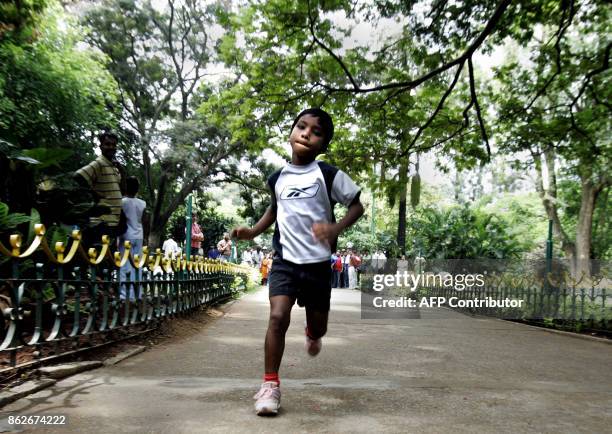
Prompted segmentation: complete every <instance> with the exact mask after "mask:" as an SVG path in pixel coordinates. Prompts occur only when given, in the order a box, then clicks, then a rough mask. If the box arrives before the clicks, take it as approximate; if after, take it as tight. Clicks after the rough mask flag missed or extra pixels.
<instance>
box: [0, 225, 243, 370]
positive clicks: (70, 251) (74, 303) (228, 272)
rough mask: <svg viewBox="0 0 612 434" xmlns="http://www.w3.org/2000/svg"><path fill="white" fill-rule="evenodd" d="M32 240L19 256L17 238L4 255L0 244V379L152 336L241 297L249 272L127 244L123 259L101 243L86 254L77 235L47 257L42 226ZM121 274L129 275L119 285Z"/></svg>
mask: <svg viewBox="0 0 612 434" xmlns="http://www.w3.org/2000/svg"><path fill="white" fill-rule="evenodd" d="M34 232H35V236H34V239H33V241H32V243H31V244H30V245H29V246H28V247H27V249H25V251H23V252H22V238H21V236H20V235H11V236H10V240H9V241H10V248H7V247H5V246H4V245H3V244H2V243H1V242H0V260H2V262H3V263H2V264H0V271H2V274H3V275H0V298H1V299H0V304H1V307H2V313H3V315H2V319H3V324H2V330H0V332H1V336H0V342H2V343H1V344H0V363H2V364H3V365H4V366H5V368H4V369H0V372H3V371H10V370H13V369H14V368H16V367H22V366H26V365H31V364H36V363H42V362H44V361H47V360H50V359H54V358H57V357H60V356H63V355H66V354H68V353H74V352H78V351H80V350H84V349H89V348H92V347H96V346H101V345H105V344H107V343H110V342H113V341H116V340H121V339H125V338H126V337H130V336H134V335H136V334H139V333H142V332H143V331H146V330H150V329H153V328H155V327H157V325H158V324H159V323H160V321H161V320H163V319H166V318H172V317H175V316H177V315H181V314H184V313H187V312H190V311H193V310H195V309H197V308H198V307H200V306H202V305H206V304H210V303H214V302H216V301H218V300H220V299H223V298H226V297H229V296H231V295H232V293H233V292H235V291H237V290H240V289H244V288H240V286H243V287H246V279H247V277H246V276H247V275H248V273H249V272H250V271H249V270H247V269H245V268H244V267H242V266H239V265H235V264H229V263H224V262H220V261H217V260H210V259H204V258H201V257H196V258H195V259H194V260H191V261H187V260H186V258H185V257H184V256H183V255H181V256H179V257H174V258H165V257H163V255H162V253H161V251H160V249H157V250H156V251H155V252H154V253H150V252H149V249H148V248H147V247H143V249H142V254H131V253H130V250H131V245H130V242H129V241H126V242H125V245H124V252H123V253H122V254H121V253H120V252H119V251H116V252H111V246H110V241H109V238H108V237H107V236H104V237H102V244H101V247H100V248H99V249H96V248H89V249H87V250H85V248H84V246H83V245H82V243H81V233H80V231H78V230H75V231H73V232H72V234H71V236H70V238H71V240H68V242H67V243H64V242H57V243H55V245H54V246H53V249H52V248H51V247H50V246H49V245H48V243H47V240H46V238H45V227H44V226H43V225H36V226H35V229H34ZM68 244H69V245H68ZM121 267H126V268H130V269H131V270H130V271H129V272H128V273H127V275H126V278H125V280H122V279H121V278H120V273H119V271H120V269H121ZM122 290H123V291H122Z"/></svg>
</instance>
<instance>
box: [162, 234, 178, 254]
mask: <svg viewBox="0 0 612 434" xmlns="http://www.w3.org/2000/svg"><path fill="white" fill-rule="evenodd" d="M162 251H163V252H164V256H165V257H166V258H172V257H175V256H176V255H177V254H179V253H181V249H180V248H179V246H178V244H177V242H176V241H174V239H173V238H172V235H169V236H168V239H167V240H166V241H164V244H163V245H162Z"/></svg>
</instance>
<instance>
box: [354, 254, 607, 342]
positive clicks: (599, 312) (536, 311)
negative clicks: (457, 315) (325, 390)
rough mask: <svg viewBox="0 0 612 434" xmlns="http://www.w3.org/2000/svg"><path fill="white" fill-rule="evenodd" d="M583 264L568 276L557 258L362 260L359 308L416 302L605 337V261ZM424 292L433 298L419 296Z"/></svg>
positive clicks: (396, 312)
mask: <svg viewBox="0 0 612 434" xmlns="http://www.w3.org/2000/svg"><path fill="white" fill-rule="evenodd" d="M590 266H591V276H589V277H587V276H585V275H584V274H581V275H580V276H579V277H572V275H571V274H570V273H569V266H568V264H566V263H564V262H563V261H560V260H557V261H556V262H555V264H554V267H553V269H552V270H551V271H550V272H548V273H547V272H546V269H545V264H544V263H543V261H530V262H527V261H522V262H520V261H503V260H488V259H481V260H424V259H421V261H418V260H416V261H415V260H412V261H403V262H399V261H398V260H395V259H385V260H384V261H381V260H378V261H377V260H367V261H365V262H364V264H363V265H362V267H361V273H360V274H361V276H360V284H359V288H360V290H361V291H362V293H363V294H364V295H363V296H362V316H363V317H364V318H365V317H368V315H371V317H372V318H383V317H384V318H421V317H424V316H421V315H419V314H418V311H419V310H421V311H422V310H423V306H425V308H430V307H436V308H438V307H443V308H451V309H454V310H458V311H461V312H464V313H468V314H473V315H486V316H493V317H497V318H502V319H508V320H518V321H522V322H526V323H531V324H535V325H540V326H545V327H552V328H558V329H564V330H571V331H579V332H589V333H595V334H598V335H604V336H610V337H612V290H611V288H610V286H611V283H612V281H611V280H610V278H609V276H610V264H609V263H606V262H596V261H593V262H592V263H591V264H590ZM385 279H387V280H386V281H385ZM424 298H425V299H427V300H429V299H430V298H435V299H436V300H435V303H436V305H435V306H432V305H431V304H430V305H429V306H427V304H428V303H427V300H426V301H425V302H423V303H421V302H422V301H423V299H424ZM383 299H387V300H393V302H385V303H383ZM410 299H412V300H414V302H412V303H411V302H409V300H410ZM395 300H398V301H395ZM519 301H520V303H519ZM383 304H384V306H383ZM409 305H410V306H409ZM401 312H403V313H404V315H402V314H401ZM438 317H439V318H444V316H438Z"/></svg>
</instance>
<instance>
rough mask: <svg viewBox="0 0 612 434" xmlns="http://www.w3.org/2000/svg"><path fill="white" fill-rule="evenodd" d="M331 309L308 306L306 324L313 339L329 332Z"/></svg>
mask: <svg viewBox="0 0 612 434" xmlns="http://www.w3.org/2000/svg"><path fill="white" fill-rule="evenodd" d="M328 316H329V311H321V310H316V309H313V308H310V307H308V306H306V325H307V326H308V334H309V335H310V337H311V338H312V339H319V338H320V337H323V336H324V335H325V333H327V319H328Z"/></svg>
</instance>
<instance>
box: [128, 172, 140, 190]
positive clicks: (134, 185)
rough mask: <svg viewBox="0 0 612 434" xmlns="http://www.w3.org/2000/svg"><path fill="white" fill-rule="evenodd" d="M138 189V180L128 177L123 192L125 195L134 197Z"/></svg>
mask: <svg viewBox="0 0 612 434" xmlns="http://www.w3.org/2000/svg"><path fill="white" fill-rule="evenodd" d="M139 188H140V182H139V181H138V178H136V177H135V176H130V177H128V178H127V179H126V180H125V190H126V192H127V194H130V195H134V194H136V193H138V189H139Z"/></svg>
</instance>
